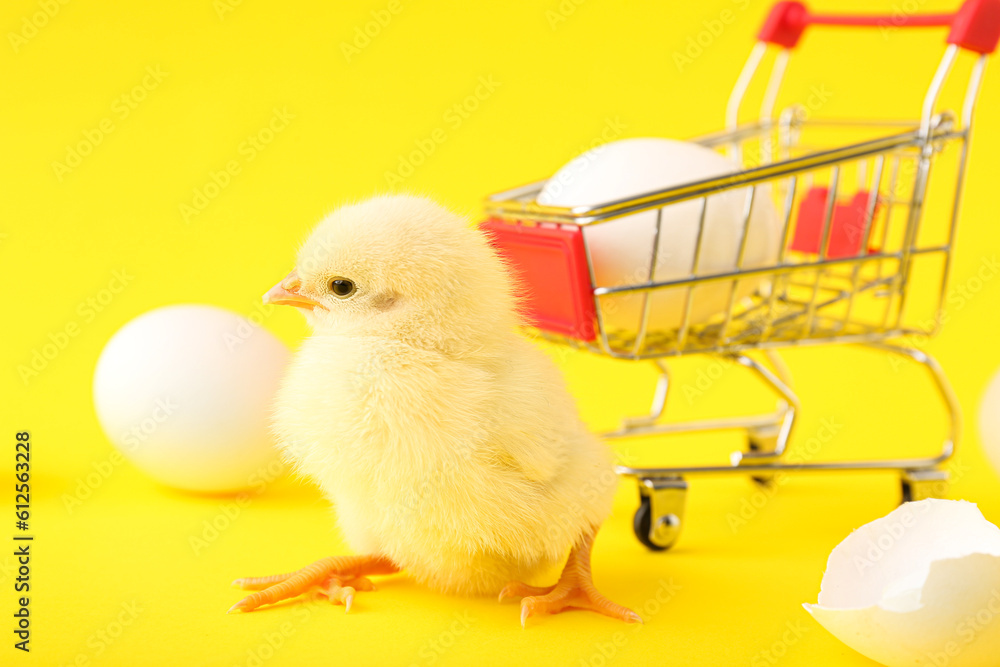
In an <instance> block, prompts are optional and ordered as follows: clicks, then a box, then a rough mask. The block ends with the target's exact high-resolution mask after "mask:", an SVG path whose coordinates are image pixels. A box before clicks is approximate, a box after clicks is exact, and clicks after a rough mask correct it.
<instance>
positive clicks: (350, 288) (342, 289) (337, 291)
mask: <svg viewBox="0 0 1000 667" xmlns="http://www.w3.org/2000/svg"><path fill="white" fill-rule="evenodd" d="M356 289H357V288H356V287H355V286H354V283H352V282H351V281H350V280H347V279H346V278H334V279H333V280H331V281H330V291H331V292H333V294H334V296H338V297H340V298H342V299H344V298H347V297H349V296H351V295H352V294H354V292H355V290H356Z"/></svg>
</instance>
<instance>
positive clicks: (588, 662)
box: [576, 577, 683, 667]
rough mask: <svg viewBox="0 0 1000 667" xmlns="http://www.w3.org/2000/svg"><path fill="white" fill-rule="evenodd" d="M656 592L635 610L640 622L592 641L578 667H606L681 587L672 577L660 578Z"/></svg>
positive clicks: (675, 595) (643, 629) (671, 599)
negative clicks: (590, 650) (586, 654)
mask: <svg viewBox="0 0 1000 667" xmlns="http://www.w3.org/2000/svg"><path fill="white" fill-rule="evenodd" d="M658 584H659V585H658V587H657V589H656V592H655V593H653V595H651V596H650V597H648V598H646V600H645V602H643V603H642V604H641V605H640V606H638V607H636V609H635V612H636V613H637V614H639V616H641V617H642V621H643V622H642V623H634V624H632V625H630V626H629V629H628V630H619V631H617V632H615V633H614V634H612V635H611V636H610V637H608V638H607V639H605V640H599V641H596V642H594V649H593V651H592V652H591V653H590V655H588V656H587V657H584V658H580V659H579V661H578V662H577V663H576V664H577V665H579V667H606V665H608V664H610V663H611V662H612V661H613V660H614V659H615V658H617V657H618V656H619V655H620V654H621V652H622V650H624V648H625V647H626V646H628V644H629V642H630V641H631V640H632V638H633V637H635V636H636V635H638V634H640V633H642V632H643V631H645V629H646V627H647V626H648V625H649V623H650V621H652V620H653V618H655V617H656V616H658V615H659V614H660V612H661V611H663V609H664V608H665V607H666V606H667V605H668V604H670V603H671V602H672V601H673V600H674V598H675V597H677V594H678V593H680V592H681V590H683V587H682V586H681V585H680V584H678V583H675V582H674V580H673V578H672V577H671V578H670V579H660V580H659V582H658Z"/></svg>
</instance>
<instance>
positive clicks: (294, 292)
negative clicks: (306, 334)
mask: <svg viewBox="0 0 1000 667" xmlns="http://www.w3.org/2000/svg"><path fill="white" fill-rule="evenodd" d="M301 286H302V281H301V280H300V279H299V274H297V273H296V272H295V271H292V272H291V273H289V274H288V275H287V276H285V277H284V278H282V279H281V282H279V283H278V284H277V285H275V286H274V287H272V288H271V289H269V290H267V294H265V295H264V303H276V304H278V305H282V306H294V307H296V308H305V309H306V310H312V309H313V308H317V307H318V308H322V307H323V306H322V305H321V304H320V303H319V302H318V301H315V300H313V299H310V298H309V297H307V296H303V295H302V294H299V288H300V287H301Z"/></svg>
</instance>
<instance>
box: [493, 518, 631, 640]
mask: <svg viewBox="0 0 1000 667" xmlns="http://www.w3.org/2000/svg"><path fill="white" fill-rule="evenodd" d="M596 533H597V531H596V530H594V531H592V532H591V533H589V534H588V535H586V536H585V537H584V538H583V539H582V540H581V541H580V543H579V544H578V545H577V546H575V547H574V548H573V550H572V551H571V552H570V554H569V560H568V561H566V567H565V568H563V572H562V575H561V576H560V577H559V581H558V583H556V585H555V586H545V587H539V586H529V585H527V584H523V583H521V582H519V581H512V582H511V583H509V584H507V585H506V586H504V588H503V590H502V591H500V600H501V601H503V600H504V599H505V598H522V599H521V627H522V628H523V627H524V626H525V624H526V623H527V621H528V618H529V617H530V616H535V615H541V614H558V613H559V612H561V611H564V610H566V609H589V610H591V611H596V612H599V613H601V614H604V615H606V616H611V617H612V618H617V619H621V620H623V621H625V622H626V623H642V618H640V616H639V614H637V613H635V612H634V611H632V610H631V609H629V608H627V607H623V606H621V605H619V604H615V603H614V602H612V601H611V600H609V599H607V598H606V597H604V596H603V595H601V594H600V593H598V592H597V589H596V588H595V587H594V581H593V579H592V578H591V573H590V550H591V548H592V547H593V545H594V535H595V534H596Z"/></svg>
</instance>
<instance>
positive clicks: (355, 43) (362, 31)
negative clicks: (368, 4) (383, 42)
mask: <svg viewBox="0 0 1000 667" xmlns="http://www.w3.org/2000/svg"><path fill="white" fill-rule="evenodd" d="M404 8H405V6H404V4H403V2H402V1H401V0H389V2H388V4H386V5H385V7H380V8H378V9H373V10H371V11H370V12H368V13H369V15H370V16H371V20H369V21H366V22H365V23H364V24H362V25H356V26H354V36H353V37H352V38H351V41H350V42H345V41H342V42H341V43H340V52H341V53H342V54H343V56H344V60H346V61H347V62H348V64H350V62H351V60H353V59H354V58H356V57H357V56H359V55H361V52H362V51H364V50H365V49H367V48H368V47H369V46H371V43H372V41H373V40H376V39H378V37H379V36H380V35H381V34H382V31H383V30H385V29H386V28H388V27H389V24H390V23H392V21H393V19H395V18H396V17H397V16H399V14H400V13H401V12H402V11H403V9H404Z"/></svg>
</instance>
